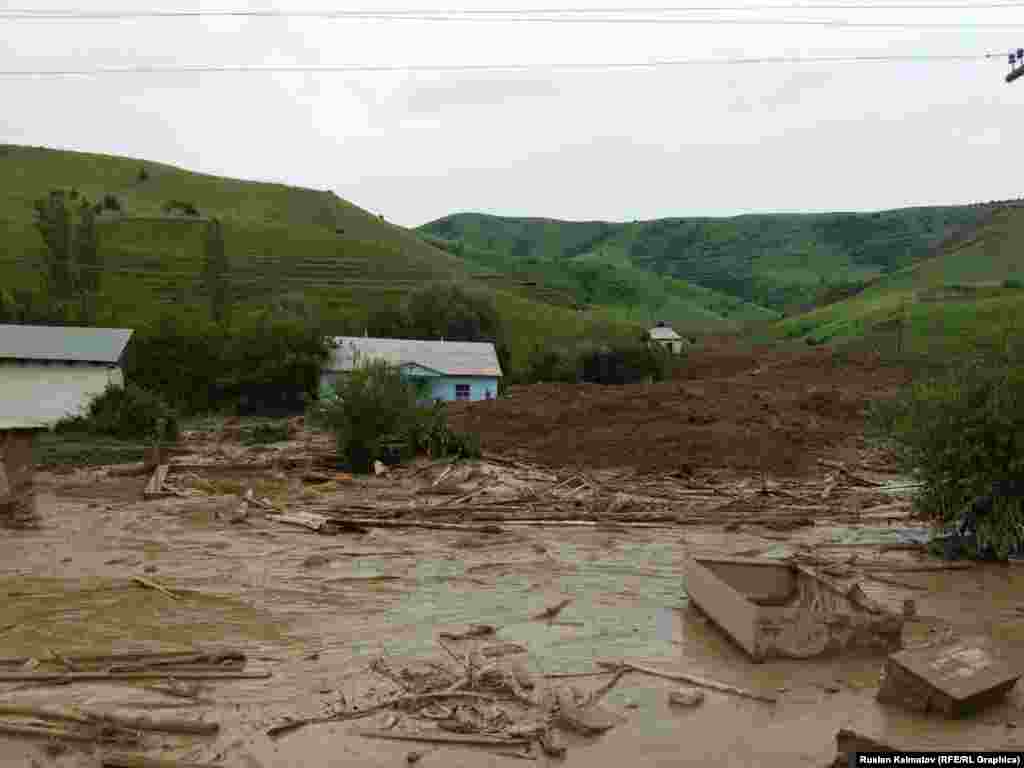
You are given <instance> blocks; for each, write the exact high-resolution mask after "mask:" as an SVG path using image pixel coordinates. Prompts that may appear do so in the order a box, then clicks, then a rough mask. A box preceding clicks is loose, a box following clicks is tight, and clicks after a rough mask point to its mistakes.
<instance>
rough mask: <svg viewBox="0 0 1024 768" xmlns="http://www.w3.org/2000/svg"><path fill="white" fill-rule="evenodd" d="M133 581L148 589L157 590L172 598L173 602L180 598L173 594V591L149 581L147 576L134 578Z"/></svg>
mask: <svg viewBox="0 0 1024 768" xmlns="http://www.w3.org/2000/svg"><path fill="white" fill-rule="evenodd" d="M132 581H134V582H135V583H136V584H140V585H142V586H143V587H145V588H146V589H153V590H156V591H157V592H159V593H161V594H163V595H166V596H167V597H169V598H171V600H177V599H178V596H177V595H176V594H174V593H173V592H171V590H169V589H167V587H164V586H161V585H160V584H157V583H156V582H155V581H152V580H151V579H147V578H146V577H145V576H132Z"/></svg>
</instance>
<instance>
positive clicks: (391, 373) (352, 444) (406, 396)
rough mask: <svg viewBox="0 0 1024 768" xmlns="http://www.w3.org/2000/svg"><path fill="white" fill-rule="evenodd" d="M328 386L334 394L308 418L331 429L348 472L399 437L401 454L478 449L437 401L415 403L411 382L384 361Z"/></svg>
mask: <svg viewBox="0 0 1024 768" xmlns="http://www.w3.org/2000/svg"><path fill="white" fill-rule="evenodd" d="M334 391H335V393H336V396H335V397H326V398H325V399H323V400H321V401H319V402H318V403H316V404H315V405H314V406H313V407H311V408H310V410H309V421H310V423H311V424H314V425H317V426H321V427H324V428H327V429H329V430H331V431H332V432H334V434H335V436H336V438H337V445H338V453H339V454H340V455H342V456H344V457H345V461H346V463H347V464H348V466H349V468H350V469H351V470H352V471H353V472H364V473H365V472H369V470H370V468H371V467H372V466H373V462H374V461H375V460H379V459H382V458H384V457H385V456H386V453H387V450H386V448H387V446H388V444H390V443H393V442H400V443H403V444H404V445H405V446H406V452H407V455H408V454H415V453H420V452H426V453H429V454H430V455H431V456H434V457H441V456H455V457H471V456H479V455H480V444H479V439H478V438H475V437H472V436H467V435H460V434H457V433H455V432H453V431H452V430H451V429H450V428H449V426H448V423H447V418H446V415H445V410H444V405H443V404H437V405H434V406H431V407H427V406H423V405H420V404H419V402H418V399H419V395H418V393H417V387H416V385H415V384H412V383H410V382H408V381H406V380H405V379H404V378H403V377H402V374H401V372H400V371H399V369H398V368H397V367H395V366H392V365H389V364H387V363H386V362H383V361H380V360H371V361H370V362H368V363H367V364H365V365H362V366H359V367H357V368H356V369H355V370H354V371H352V372H351V373H349V374H347V375H346V376H344V377H343V378H342V379H340V380H339V381H338V382H337V384H336V385H335V388H334Z"/></svg>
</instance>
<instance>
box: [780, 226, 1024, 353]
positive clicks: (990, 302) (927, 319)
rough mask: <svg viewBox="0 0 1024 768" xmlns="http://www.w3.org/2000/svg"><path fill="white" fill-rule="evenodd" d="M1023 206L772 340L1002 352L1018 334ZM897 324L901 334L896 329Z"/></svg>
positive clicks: (792, 322) (1023, 278)
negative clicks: (803, 340)
mask: <svg viewBox="0 0 1024 768" xmlns="http://www.w3.org/2000/svg"><path fill="white" fill-rule="evenodd" d="M1022 253H1024V208H1018V207H1013V206H1006V207H1001V208H999V209H997V210H995V211H994V212H993V214H992V216H991V217H990V219H989V220H988V222H987V223H985V224H984V225H982V226H981V227H980V228H979V229H978V230H977V231H976V232H974V233H973V234H972V235H971V236H970V237H968V238H966V239H965V240H963V241H961V242H958V243H955V244H952V245H950V247H947V248H945V249H943V250H942V251H941V252H940V253H938V254H937V255H935V256H934V257H932V258H929V259H926V260H924V261H922V262H920V263H917V264H914V265H912V266H910V267H906V268H904V269H901V270H898V271H896V272H893V273H891V274H889V275H886V276H884V277H882V278H881V279H879V280H877V281H875V282H874V283H872V284H871V285H870V286H869V287H868V288H867V289H865V290H864V291H863V292H862V293H860V294H858V295H856V296H854V297H852V298H849V299H847V300H845V301H840V302H837V303H835V304H830V305H828V306H825V307H821V308H819V309H816V310H813V311H811V312H808V313H805V314H802V315H798V316H796V317H792V318H788V319H786V320H784V321H782V322H780V323H778V325H777V326H776V328H775V332H776V333H777V335H781V336H785V337H788V338H807V339H810V340H811V341H812V342H832V343H838V344H853V345H855V346H864V347H871V348H877V349H879V350H881V351H883V352H893V351H895V347H896V346H897V345H898V344H899V343H900V338H899V335H900V333H902V347H903V352H904V353H905V354H908V355H911V356H924V357H941V356H949V355H955V354H959V353H962V352H965V351H969V350H978V349H995V348H1002V347H1004V346H1005V345H1006V344H1007V343H1008V342H1009V343H1011V344H1013V343H1016V340H1017V339H1019V338H1020V334H1021V332H1022V331H1024V288H1022V287H1021V286H1024V258H1022V256H1021V254H1022ZM901 326H902V331H901V330H900V329H901Z"/></svg>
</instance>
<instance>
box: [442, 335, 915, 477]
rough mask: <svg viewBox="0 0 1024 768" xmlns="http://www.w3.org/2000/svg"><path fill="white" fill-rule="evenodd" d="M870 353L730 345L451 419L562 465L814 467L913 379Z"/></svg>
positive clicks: (526, 393) (459, 412) (528, 390)
mask: <svg viewBox="0 0 1024 768" xmlns="http://www.w3.org/2000/svg"><path fill="white" fill-rule="evenodd" d="M907 379H908V374H907V372H906V371H904V370H902V369H900V368H893V367H886V366H883V365H882V364H880V363H879V362H878V361H877V360H875V359H873V358H871V357H868V356H861V357H853V358H852V359H850V360H845V361H842V362H840V361H838V360H836V359H835V358H834V356H833V355H832V353H831V352H829V351H828V350H823V349H817V350H807V351H805V352H796V353H794V352H785V351H773V350H771V349H755V350H751V351H749V352H741V351H738V350H736V349H734V348H732V347H729V346H724V345H723V346H712V347H710V348H708V349H703V350H700V351H695V352H693V353H691V355H690V357H689V358H688V359H687V362H686V367H685V369H684V370H683V372H682V374H681V378H680V379H678V380H676V381H670V382H661V383H656V384H650V385H647V386H629V387H605V386H600V385H597V384H579V385H569V384H535V385H531V386H525V387H512V388H511V391H510V396H509V397H508V398H502V399H499V400H492V401H489V402H484V403H473V404H472V405H470V406H466V405H463V404H458V405H455V406H453V408H452V411H453V413H454V416H455V417H454V419H453V421H454V423H455V424H456V425H458V426H460V427H462V428H464V429H468V430H472V431H475V432H478V433H480V434H481V436H482V440H483V443H484V445H485V446H486V447H487V448H488V449H490V450H493V451H495V452H498V453H515V454H517V455H528V456H532V457H533V458H535V459H537V460H538V461H540V462H542V463H544V464H546V465H548V466H553V467H562V466H581V467H590V468H597V467H623V466H630V467H638V468H641V469H644V470H650V471H668V470H673V469H679V468H680V466H683V465H685V466H689V467H714V468H719V467H729V468H733V469H742V470H760V469H762V468H764V469H766V470H768V471H770V472H776V473H780V474H794V473H802V472H806V471H807V470H808V469H809V468H810V467H811V466H812V462H813V459H814V457H816V456H833V457H834V450H835V448H836V447H837V446H839V445H844V446H846V447H849V446H851V445H856V444H857V442H858V438H860V437H861V436H862V434H863V424H864V416H863V412H864V408H865V407H866V406H867V404H868V403H869V402H870V401H871V400H872V399H874V398H877V397H881V396H884V395H885V394H887V393H890V392H892V391H893V390H894V389H895V388H896V387H898V386H899V385H900V384H902V383H904V382H906V381H907Z"/></svg>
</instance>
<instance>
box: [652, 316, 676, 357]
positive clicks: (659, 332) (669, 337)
mask: <svg viewBox="0 0 1024 768" xmlns="http://www.w3.org/2000/svg"><path fill="white" fill-rule="evenodd" d="M647 336H648V338H650V340H651V343H652V344H660V345H661V346H663V347H664V348H665V349H667V350H668V351H669V352H671V353H672V354H674V355H678V354H681V353H682V351H683V337H682V336H680V335H679V334H678V333H676V332H675V331H673V330H672V329H671V328H670V327H669V326H667V325H665V323H663V322H659V323H658V324H657V325H656V326H655V327H654V328H651V329H650V330H649V331H648V332H647Z"/></svg>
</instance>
